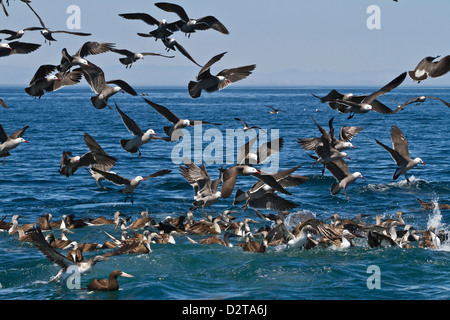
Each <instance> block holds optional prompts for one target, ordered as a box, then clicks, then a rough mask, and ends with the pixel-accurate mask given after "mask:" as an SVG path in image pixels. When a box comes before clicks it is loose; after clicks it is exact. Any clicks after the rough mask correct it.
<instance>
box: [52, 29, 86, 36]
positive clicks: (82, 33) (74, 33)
mask: <svg viewBox="0 0 450 320" xmlns="http://www.w3.org/2000/svg"><path fill="white" fill-rule="evenodd" d="M50 33H67V34H72V35H75V36H82V37H88V36H91V35H92V33H86V32H73V31H66V30H57V31H50Z"/></svg>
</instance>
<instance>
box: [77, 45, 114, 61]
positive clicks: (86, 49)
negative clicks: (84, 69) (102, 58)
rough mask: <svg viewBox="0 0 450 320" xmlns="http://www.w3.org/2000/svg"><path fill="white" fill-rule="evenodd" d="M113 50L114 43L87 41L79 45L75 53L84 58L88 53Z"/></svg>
mask: <svg viewBox="0 0 450 320" xmlns="http://www.w3.org/2000/svg"><path fill="white" fill-rule="evenodd" d="M113 50H114V43H107V42H94V41H88V42H85V43H84V44H83V45H82V46H81V48H80V49H79V50H78V52H77V53H76V55H78V56H80V57H82V58H84V57H86V56H88V55H95V54H100V53H104V52H107V51H113Z"/></svg>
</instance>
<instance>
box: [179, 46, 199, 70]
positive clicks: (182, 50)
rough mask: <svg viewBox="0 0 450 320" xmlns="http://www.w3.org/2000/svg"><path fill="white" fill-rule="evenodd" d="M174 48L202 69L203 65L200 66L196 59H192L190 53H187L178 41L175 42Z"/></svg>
mask: <svg viewBox="0 0 450 320" xmlns="http://www.w3.org/2000/svg"><path fill="white" fill-rule="evenodd" d="M174 46H175V48H177V50H178V51H180V53H181V54H182V55H183V56H185V57H186V58H188V59H189V60H191V61H192V62H193V63H195V64H196V65H198V66H199V67H200V68H201V67H202V66H201V65H199V64H198V63H197V62H196V61H195V60H194V58H192V57H191V55H190V54H189V52H187V51H186V49H185V48H184V47H183V46H182V45H181V44H179V43H178V42H177V41H175V42H174Z"/></svg>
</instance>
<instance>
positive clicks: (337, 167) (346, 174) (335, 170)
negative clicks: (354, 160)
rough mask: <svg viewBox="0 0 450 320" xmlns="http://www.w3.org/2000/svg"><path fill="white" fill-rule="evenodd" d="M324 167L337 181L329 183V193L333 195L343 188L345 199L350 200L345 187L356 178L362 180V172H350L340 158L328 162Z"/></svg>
mask: <svg viewBox="0 0 450 320" xmlns="http://www.w3.org/2000/svg"><path fill="white" fill-rule="evenodd" d="M325 167H326V168H327V169H328V171H330V173H331V174H332V175H333V176H334V177H335V178H336V180H337V181H338V183H333V184H332V185H331V194H332V195H333V196H334V195H336V194H338V193H339V191H341V190H343V191H344V193H345V196H346V197H347V200H350V197H349V196H348V194H347V187H348V186H349V185H350V184H352V183H353V182H355V181H356V179H358V178H361V179H363V180H364V177H363V176H362V174H361V173H360V172H355V173H350V171H349V169H348V166H347V164H346V163H345V161H344V160H343V159H342V158H340V159H337V160H333V161H331V162H328V163H327V164H326V165H325Z"/></svg>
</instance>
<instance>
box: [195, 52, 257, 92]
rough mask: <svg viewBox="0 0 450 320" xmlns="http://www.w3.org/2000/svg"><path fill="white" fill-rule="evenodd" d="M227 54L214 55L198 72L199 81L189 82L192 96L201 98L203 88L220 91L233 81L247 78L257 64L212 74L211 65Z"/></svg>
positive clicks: (207, 90) (208, 90)
mask: <svg viewBox="0 0 450 320" xmlns="http://www.w3.org/2000/svg"><path fill="white" fill-rule="evenodd" d="M225 54H226V52H224V53H221V54H218V55H216V56H214V57H212V58H211V59H210V60H209V61H208V62H207V63H206V64H205V65H204V66H203V68H202V69H201V70H200V72H199V73H198V75H197V78H196V80H197V81H190V82H189V84H188V90H189V95H190V96H191V98H194V99H195V98H199V97H200V95H201V93H202V91H203V90H205V91H206V92H214V91H220V90H222V89H224V88H226V87H228V86H229V85H230V84H232V83H235V82H237V81H240V80H243V79H245V78H247V77H248V76H249V75H250V74H251V73H252V71H253V70H254V69H255V68H256V65H255V64H252V65H248V66H243V67H238V68H232V69H224V70H222V71H220V72H219V73H218V74H216V75H215V76H214V75H212V74H211V72H210V68H211V66H212V65H213V64H214V63H216V62H217V61H219V60H220V59H221V58H222V57H223V56H224V55H225Z"/></svg>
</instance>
